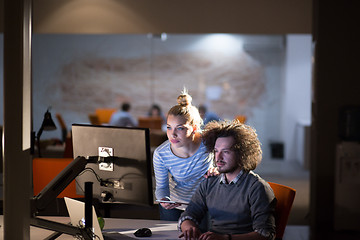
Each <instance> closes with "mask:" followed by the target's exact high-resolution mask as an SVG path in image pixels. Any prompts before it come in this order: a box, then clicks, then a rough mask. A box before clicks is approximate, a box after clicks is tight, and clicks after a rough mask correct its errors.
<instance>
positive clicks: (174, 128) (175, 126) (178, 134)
mask: <svg viewBox="0 0 360 240" xmlns="http://www.w3.org/2000/svg"><path fill="white" fill-rule="evenodd" d="M166 133H167V137H168V139H169V141H170V143H171V145H172V146H175V147H181V146H184V145H185V144H187V143H189V142H191V141H192V139H193V138H192V137H193V135H194V133H195V128H194V126H192V125H191V124H190V123H189V122H187V121H186V119H185V118H184V117H182V116H174V115H169V116H168V118H167V131H166Z"/></svg>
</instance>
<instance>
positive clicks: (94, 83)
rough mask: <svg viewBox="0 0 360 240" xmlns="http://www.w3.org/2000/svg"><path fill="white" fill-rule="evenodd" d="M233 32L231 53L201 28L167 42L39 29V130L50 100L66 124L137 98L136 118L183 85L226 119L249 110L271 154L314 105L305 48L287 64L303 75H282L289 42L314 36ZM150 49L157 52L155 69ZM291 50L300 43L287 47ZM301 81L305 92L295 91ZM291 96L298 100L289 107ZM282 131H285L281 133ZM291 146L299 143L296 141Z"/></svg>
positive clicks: (166, 102)
mask: <svg viewBox="0 0 360 240" xmlns="http://www.w3.org/2000/svg"><path fill="white" fill-rule="evenodd" d="M218 37H219V36H218ZM220 37H221V36H220ZM222 37H225V38H226V36H222ZM232 37H234V38H233V39H232V40H236V41H238V42H236V41H235V44H237V45H236V46H237V47H239V45H240V39H241V41H242V42H241V44H243V50H244V51H243V50H241V51H240V50H239V53H238V54H235V55H232V54H230V55H229V52H228V51H229V49H228V50H227V49H226V48H222V50H221V49H219V46H223V45H225V46H230V43H227V44H217V46H218V47H217V48H218V49H215V47H214V46H212V47H210V49H211V51H209V50H208V48H206V47H205V46H206V45H207V44H208V43H209V42H211V41H210V40H209V38H207V37H206V35H202V34H192V35H191V34H174V35H171V34H170V35H169V36H168V40H167V41H165V42H162V41H161V40H160V39H158V38H154V39H153V40H151V39H150V38H148V36H147V35H141V34H140V35H139V34H136V35H66V34H65V35H62V34H60V35H59V34H56V35H54V34H35V35H34V39H33V127H34V130H35V131H38V129H39V128H40V125H41V122H42V119H43V114H44V113H45V111H46V109H47V108H48V107H51V112H52V114H53V117H55V113H61V114H62V115H63V118H64V120H65V123H66V124H67V125H68V129H69V130H70V127H71V124H72V123H84V122H89V120H88V118H87V115H88V114H89V113H91V112H93V111H94V110H95V108H98V107H111V108H117V107H118V106H119V105H120V103H121V102H122V101H123V100H124V99H127V100H130V101H132V103H133V109H132V114H134V116H136V117H139V116H143V115H145V114H146V112H147V109H148V107H149V105H150V103H152V102H153V101H154V102H156V103H159V104H160V106H162V108H163V110H164V111H165V112H166V111H167V109H169V108H170V107H171V106H172V105H173V104H175V97H176V96H177V95H178V94H179V91H180V90H181V89H182V87H183V86H184V85H185V86H186V87H188V88H189V91H190V93H191V94H192V95H193V97H194V104H195V105H199V104H201V103H206V104H207V105H208V106H209V108H210V110H212V111H215V112H217V113H218V114H219V115H220V116H221V117H222V118H227V119H231V118H233V117H235V116H236V115H238V114H244V115H247V117H248V121H247V123H248V124H250V125H252V126H254V127H255V128H256V129H257V131H258V134H259V137H260V140H261V141H262V143H263V149H264V158H265V159H270V158H271V153H270V148H269V146H270V143H271V142H273V141H282V142H284V141H285V142H286V143H287V142H291V141H295V140H294V139H295V138H296V135H295V130H294V128H295V126H296V123H297V122H298V121H300V120H301V119H302V118H301V116H302V115H301V114H299V113H304V112H305V113H306V112H309V111H310V110H309V106H308V105H306V104H303V103H304V102H305V103H306V102H308V101H310V97H309V96H310V86H309V85H307V84H305V83H309V82H310V79H309V78H310V69H306V68H304V67H302V66H309V65H310V63H309V62H308V59H307V58H306V56H308V55H306V54H305V55H304V54H302V55H301V54H294V55H292V56H295V57H293V59H292V61H288V62H287V65H286V67H287V69H293V70H294V71H295V72H296V69H298V70H297V71H300V73H302V74H303V75H304V77H303V78H304V79H297V78H289V77H287V78H285V76H287V75H284V72H288V75H291V71H289V70H287V69H285V54H286V52H288V51H289V46H297V47H301V51H300V52H307V53H308V54H309V53H310V49H309V38H310V37H309V36H306V35H292V36H289V37H287V39H288V40H287V44H286V48H285V42H284V39H285V38H284V37H283V36H276V35H273V36H262V35H260V36H255V35H232ZM230 39H231V38H230ZM230 39H228V40H230ZM289 39H290V40H289ZM151 44H153V48H151ZM151 49H152V50H151ZM206 49H207V50H206ZM234 49H235V47H234V46H233V47H230V52H232V53H234ZM151 51H153V54H154V59H153V63H152V64H153V70H151V59H150V55H151ZM214 51H217V55H215V58H214V57H211V52H214ZM221 51H222V52H221ZM290 51H295V50H293V49H291V48H290ZM212 54H213V53H212ZM219 56H222V57H221V58H220V57H219ZM287 56H289V54H287ZM296 56H299V57H298V58H296ZM301 56H305V57H301ZM219 59H221V61H219ZM287 59H289V57H288V58H287ZM164 64H165V65H164ZM292 64H294V66H293V65H292ZM164 66H165V68H166V69H165V70H164ZM299 66H300V67H302V69H301V70H299ZM120 69H121V70H120ZM293 75H294V76H298V75H299V73H297V74H293ZM306 75H307V76H308V78H306ZM290 80H291V81H290ZM289 81H290V83H289ZM152 86H153V87H154V88H153V87H152ZM229 86H230V88H229ZM299 87H301V89H302V90H301V91H300V95H301V96H299V95H294V94H293V92H296V91H297V90H299ZM286 88H287V89H286ZM151 89H153V90H151ZM285 89H286V91H284V90H285ZM219 91H220V95H219V96H217V94H218V93H219ZM288 92H290V94H289V93H288ZM214 93H216V94H215V95H214ZM283 96H286V98H284V97H283ZM288 102H291V103H293V104H296V106H297V107H296V108H292V107H291V105H289V104H288ZM284 106H287V108H284ZM295 109H296V111H295ZM0 114H2V112H0ZM284 114H285V115H286V116H289V115H291V114H293V116H291V118H288V120H287V121H286V122H287V123H288V124H287V125H285V124H282V121H284V120H283V119H282V117H283V115H284ZM296 114H297V115H296ZM54 120H55V119H54ZM0 121H2V118H1V119H0ZM55 122H56V123H57V121H56V120H55ZM288 125H290V127H292V128H293V129H292V130H291V131H290V130H287V129H286V128H285V126H288ZM282 132H283V133H284V132H285V133H288V135H285V137H284V136H282ZM60 137H61V131H60V129H58V130H56V131H54V132H44V133H43V135H42V139H49V138H60ZM286 137H288V139H290V140H288V139H286ZM284 139H285V140H284ZM300 147H301V146H300ZM292 151H301V149H300V150H298V149H297V148H293V149H292ZM288 156H289V155H285V159H286V160H289V159H290V160H294V159H293V158H289V159H288ZM290 156H292V155H290Z"/></svg>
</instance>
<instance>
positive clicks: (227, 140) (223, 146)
mask: <svg viewBox="0 0 360 240" xmlns="http://www.w3.org/2000/svg"><path fill="white" fill-rule="evenodd" d="M233 145H234V138H233V137H220V138H218V139H216V142H215V147H214V154H215V161H216V166H217V167H218V171H219V172H220V173H232V172H235V171H236V170H238V169H239V168H240V166H239V165H238V160H237V159H236V154H235V152H234V150H232V146H233Z"/></svg>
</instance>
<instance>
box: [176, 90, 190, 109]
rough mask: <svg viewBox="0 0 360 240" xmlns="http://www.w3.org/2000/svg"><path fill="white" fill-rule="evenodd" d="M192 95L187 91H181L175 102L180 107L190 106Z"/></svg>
mask: <svg viewBox="0 0 360 240" xmlns="http://www.w3.org/2000/svg"><path fill="white" fill-rule="evenodd" d="M191 101H192V97H191V96H190V95H189V94H187V93H182V94H180V95H179V96H178V98H177V102H178V104H179V105H180V106H182V107H187V106H191Z"/></svg>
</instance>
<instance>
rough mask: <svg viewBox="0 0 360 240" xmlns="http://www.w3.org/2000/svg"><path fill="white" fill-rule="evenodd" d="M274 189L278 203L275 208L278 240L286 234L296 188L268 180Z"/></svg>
mask: <svg viewBox="0 0 360 240" xmlns="http://www.w3.org/2000/svg"><path fill="white" fill-rule="evenodd" d="M268 183H269V185H270V187H271V188H272V189H273V191H274V194H275V197H276V199H277V204H276V208H275V224H276V238H275V239H276V240H281V239H282V238H283V236H284V232H285V228H286V224H287V221H288V218H289V215H290V211H291V207H292V205H293V202H294V199H295V193H296V190H295V189H293V188H291V187H288V186H285V185H281V184H278V183H273V182H268Z"/></svg>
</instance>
